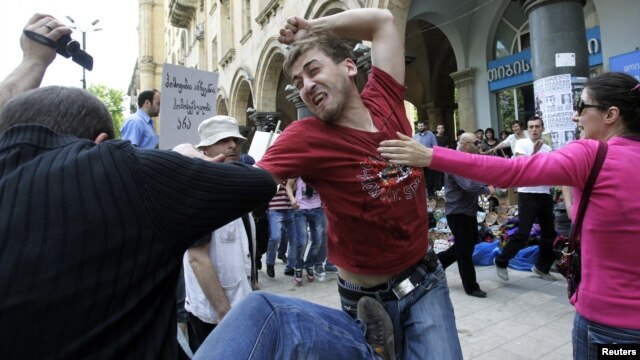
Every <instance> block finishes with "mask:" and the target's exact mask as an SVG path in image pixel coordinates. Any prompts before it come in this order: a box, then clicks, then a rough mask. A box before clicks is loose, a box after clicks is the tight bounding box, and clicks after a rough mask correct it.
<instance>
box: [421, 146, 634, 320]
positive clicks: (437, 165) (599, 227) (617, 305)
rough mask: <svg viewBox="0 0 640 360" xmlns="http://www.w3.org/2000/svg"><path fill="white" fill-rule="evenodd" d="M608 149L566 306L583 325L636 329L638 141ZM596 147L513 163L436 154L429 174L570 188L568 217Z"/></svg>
mask: <svg viewBox="0 0 640 360" xmlns="http://www.w3.org/2000/svg"><path fill="white" fill-rule="evenodd" d="M608 144H609V149H608V152H607V156H606V159H605V161H604V164H603V166H602V170H601V171H600V175H599V176H598V179H597V180H596V183H595V185H594V187H593V191H592V193H591V197H590V201H591V203H590V204H589V207H588V208H587V212H586V214H585V218H584V222H583V225H582V282H581V284H580V287H579V289H578V292H577V294H576V295H574V296H573V298H572V299H571V303H572V304H574V305H575V307H576V310H577V311H578V313H580V314H581V315H582V316H584V317H585V318H587V319H589V320H592V321H595V322H597V323H601V324H604V325H608V326H615V327H622V328H629V329H640V260H639V258H640V181H639V180H638V178H636V176H639V175H640V172H639V171H638V170H639V169H640V142H638V141H633V140H629V139H626V138H622V137H616V138H613V139H611V140H609V142H608ZM597 147H598V142H597V141H593V140H580V141H573V142H572V143H570V144H569V145H567V146H565V147H564V148H562V149H560V150H558V151H554V152H552V153H550V154H538V155H534V156H531V157H519V158H516V159H504V158H500V157H496V156H481V155H475V156H474V155H470V154H466V153H463V152H461V151H454V150H449V149H446V148H443V147H435V148H434V149H433V151H434V152H433V161H432V163H431V167H432V168H434V169H436V170H440V171H443V172H449V173H453V174H456V175H460V176H463V177H466V178H470V179H473V180H476V181H479V182H483V183H486V184H492V185H495V186H498V187H503V188H506V187H517V186H530V185H568V186H573V188H574V193H573V194H574V205H573V215H574V216H575V212H576V211H577V209H578V206H579V202H580V198H581V196H582V189H583V188H584V185H585V183H586V181H587V178H588V177H589V172H590V171H591V167H592V165H593V162H594V160H595V155H596V151H597ZM480 169H482V171H479V170H480ZM486 169H491V171H485V170H486Z"/></svg>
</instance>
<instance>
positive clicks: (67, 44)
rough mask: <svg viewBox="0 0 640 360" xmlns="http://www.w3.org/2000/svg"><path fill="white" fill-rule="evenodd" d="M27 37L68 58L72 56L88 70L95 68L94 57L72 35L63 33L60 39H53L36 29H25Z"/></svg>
mask: <svg viewBox="0 0 640 360" xmlns="http://www.w3.org/2000/svg"><path fill="white" fill-rule="evenodd" d="M23 32H24V34H25V36H26V37H28V38H29V39H31V40H33V41H36V42H39V43H40V44H42V45H46V46H48V47H50V48H53V49H55V50H56V52H57V53H58V54H60V55H62V56H64V57H66V58H69V57H70V58H71V60H73V61H74V62H75V63H76V64H78V65H80V66H82V67H83V68H85V69H87V70H92V69H93V57H92V56H91V55H89V54H88V53H86V52H85V51H84V50H82V47H81V46H80V43H79V42H78V41H76V40H73V39H72V38H71V35H69V34H66V35H63V36H62V37H61V38H60V39H58V41H53V40H51V39H49V38H48V37H46V36H44V35H42V34H38V33H37V32H35V31H31V30H27V29H24V30H23Z"/></svg>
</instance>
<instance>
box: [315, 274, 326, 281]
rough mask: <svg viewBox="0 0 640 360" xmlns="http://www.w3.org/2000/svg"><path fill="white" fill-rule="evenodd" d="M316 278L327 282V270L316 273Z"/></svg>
mask: <svg viewBox="0 0 640 360" xmlns="http://www.w3.org/2000/svg"><path fill="white" fill-rule="evenodd" d="M316 280H318V281H319V282H325V281H326V280H327V273H326V272H321V273H316Z"/></svg>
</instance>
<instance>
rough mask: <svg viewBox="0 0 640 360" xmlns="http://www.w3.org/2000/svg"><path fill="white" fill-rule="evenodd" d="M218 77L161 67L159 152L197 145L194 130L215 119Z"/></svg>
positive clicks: (166, 66) (197, 137)
mask: <svg viewBox="0 0 640 360" xmlns="http://www.w3.org/2000/svg"><path fill="white" fill-rule="evenodd" d="M217 88H218V73H214V72H209V71H202V70H196V69H191V68H186V67H184V66H178V65H172V64H164V65H163V66H162V89H161V90H160V92H161V93H162V94H161V97H160V149H171V148H173V147H174V146H176V145H179V144H183V143H190V144H197V143H199V142H200V136H199V135H198V126H199V125H200V123H201V122H202V121H203V120H205V119H208V118H210V117H212V116H214V115H216V89H217Z"/></svg>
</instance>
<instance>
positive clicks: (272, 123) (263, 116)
mask: <svg viewBox="0 0 640 360" xmlns="http://www.w3.org/2000/svg"><path fill="white" fill-rule="evenodd" d="M249 120H251V121H253V123H254V124H255V125H256V130H257V131H272V130H275V128H276V124H277V123H278V120H280V113H279V112H267V111H264V112H262V111H256V112H254V113H253V114H251V115H249ZM280 130H282V129H280Z"/></svg>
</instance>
